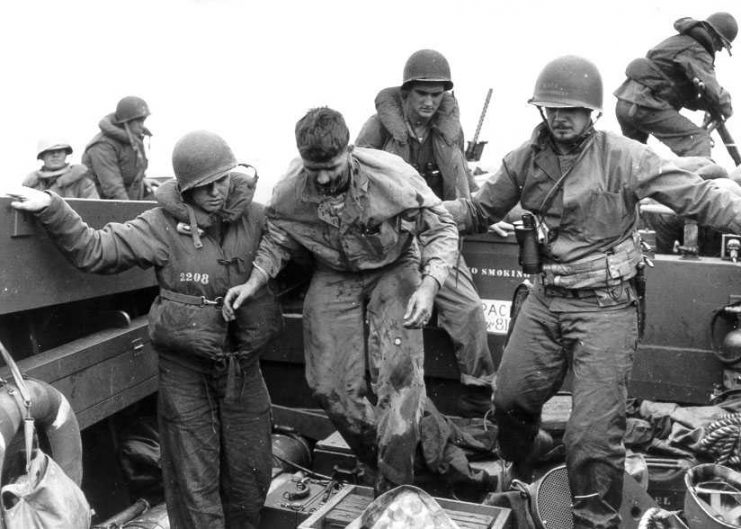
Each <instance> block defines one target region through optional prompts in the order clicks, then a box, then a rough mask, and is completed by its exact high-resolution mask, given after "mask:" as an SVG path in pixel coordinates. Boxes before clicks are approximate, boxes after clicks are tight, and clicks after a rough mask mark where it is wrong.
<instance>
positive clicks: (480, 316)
mask: <svg viewBox="0 0 741 529" xmlns="http://www.w3.org/2000/svg"><path fill="white" fill-rule="evenodd" d="M435 308H436V309H437V323H438V325H439V326H440V327H442V328H443V329H444V330H445V332H447V333H448V336H450V340H451V341H452V342H453V351H454V352H455V358H456V360H457V361H458V369H459V371H460V376H461V383H463V384H466V385H471V386H487V387H488V386H491V383H492V379H493V378H494V360H492V357H491V353H490V352H489V342H488V338H487V330H486V318H485V317H484V308H483V304H482V302H481V298H480V297H479V294H478V292H476V287H475V286H474V284H473V278H472V277H471V272H470V270H469V269H468V267H467V266H466V263H465V261H464V260H463V257H461V258H460V259H459V260H458V262H457V264H456V266H455V267H453V269H452V270H451V271H450V274H448V278H447V279H446V280H445V283H443V285H442V287H440V290H439V291H438V293H437V296H436V297H435Z"/></svg>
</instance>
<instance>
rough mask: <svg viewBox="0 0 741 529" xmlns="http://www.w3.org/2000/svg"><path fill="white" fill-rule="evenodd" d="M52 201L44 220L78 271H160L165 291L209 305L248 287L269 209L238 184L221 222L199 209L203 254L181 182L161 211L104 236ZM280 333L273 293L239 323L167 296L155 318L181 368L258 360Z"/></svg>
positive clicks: (163, 196) (166, 193) (162, 348)
mask: <svg viewBox="0 0 741 529" xmlns="http://www.w3.org/2000/svg"><path fill="white" fill-rule="evenodd" d="M52 196H53V200H52V204H51V205H50V206H49V207H47V208H45V209H44V210H42V211H41V212H39V213H38V214H37V216H38V218H39V220H40V221H41V222H42V223H43V224H44V226H45V227H46V229H47V230H48V231H49V232H50V233H51V235H52V238H53V239H54V241H55V242H56V244H57V246H59V248H60V249H61V250H62V252H63V253H64V254H65V255H66V256H67V257H68V258H69V259H70V260H71V261H72V263H73V264H74V265H75V266H77V267H78V268H80V269H82V270H85V271H88V272H95V273H99V274H112V273H116V272H120V271H123V270H126V269H129V268H132V267H134V266H139V267H141V268H148V267H150V266H152V267H154V270H155V274H156V276H157V281H158V283H159V286H160V288H161V289H166V290H168V291H171V292H176V293H179V294H187V295H189V296H195V297H201V296H203V297H204V298H205V299H208V300H215V299H216V298H218V297H220V296H223V295H224V294H226V291H227V290H228V289H229V288H230V287H232V286H234V285H238V284H241V283H244V282H245V281H246V280H247V278H248V277H249V275H250V271H251V270H252V259H253V257H254V255H255V251H256V249H257V245H258V243H259V241H260V237H261V236H262V231H263V226H264V221H265V216H264V208H263V206H262V205H260V204H255V203H252V202H251V200H252V192H251V191H250V190H249V189H248V187H247V183H246V181H244V180H241V179H237V178H236V177H232V185H231V188H230V192H229V197H228V200H227V204H226V207H225V208H224V210H223V212H222V213H221V214H220V215H218V216H216V215H207V214H206V213H205V212H203V211H202V210H200V209H197V208H191V209H192V210H193V211H194V213H195V216H196V221H197V225H198V229H199V230H202V233H201V236H200V242H201V243H202V247H201V248H198V247H197V246H196V244H195V241H194V237H193V235H192V233H191V231H190V229H189V228H190V216H189V212H188V209H189V208H190V206H188V205H186V204H185V203H184V202H183V201H182V199H181V198H180V194H179V192H178V191H177V186H176V183H175V182H174V181H171V182H167V183H165V184H163V185H161V186H160V187H159V188H158V190H157V199H158V201H159V203H160V206H159V207H155V208H153V209H150V210H148V211H145V212H144V213H142V214H141V215H139V216H138V217H137V218H135V219H133V220H131V221H129V222H126V223H123V224H119V223H110V224H108V225H106V226H105V227H104V228H102V229H100V230H94V229H92V228H90V227H89V226H88V225H87V224H85V223H84V222H83V221H82V219H81V218H80V217H79V216H78V215H77V213H75V212H74V210H72V209H71V208H70V207H69V206H68V205H67V204H66V203H65V202H64V201H63V200H61V199H60V198H59V197H57V196H55V195H52ZM217 222H223V228H222V232H221V236H220V237H216V236H214V235H213V234H212V231H211V230H212V228H213V226H214V225H215V223H217ZM219 239H220V240H219ZM280 327H281V315H280V311H279V308H278V305H277V303H276V302H275V299H274V298H273V296H272V294H271V293H270V291H269V289H268V288H267V287H266V288H264V289H263V290H262V291H261V292H260V294H258V295H257V296H256V297H255V298H253V299H250V300H248V302H247V303H246V304H245V305H244V306H243V307H240V309H239V310H238V311H237V319H236V321H234V322H231V323H227V322H225V321H224V319H223V318H222V316H221V310H220V309H219V308H217V307H215V306H213V305H206V306H198V305H193V304H187V303H183V302H180V301H173V300H171V299H166V298H165V297H163V296H159V297H157V298H156V299H155V301H154V303H153V304H152V308H151V310H150V312H149V331H150V336H151V339H152V343H153V345H154V346H155V348H156V349H157V351H158V352H159V353H160V354H164V355H167V356H169V357H172V358H173V359H176V360H178V359H179V360H181V361H191V362H195V360H194V357H197V358H208V359H218V358H221V357H223V355H224V354H225V353H231V352H237V353H238V354H239V355H240V356H248V355H256V354H258V350H259V349H260V348H261V347H262V346H263V345H265V344H266V342H267V341H268V340H269V339H270V338H272V337H273V336H274V335H275V334H276V333H277V331H278V330H279V329H280Z"/></svg>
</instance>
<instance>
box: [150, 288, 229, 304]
mask: <svg viewBox="0 0 741 529" xmlns="http://www.w3.org/2000/svg"><path fill="white" fill-rule="evenodd" d="M160 297H161V298H164V299H169V300H170V301H177V302H179V303H185V304H186V305H196V306H198V307H207V306H208V307H216V308H219V307H221V306H222V305H223V304H224V298H223V296H219V297H218V298H216V299H208V298H207V297H206V296H191V295H190V294H181V293H180V292H173V291H172V290H167V289H166V288H161V289H160Z"/></svg>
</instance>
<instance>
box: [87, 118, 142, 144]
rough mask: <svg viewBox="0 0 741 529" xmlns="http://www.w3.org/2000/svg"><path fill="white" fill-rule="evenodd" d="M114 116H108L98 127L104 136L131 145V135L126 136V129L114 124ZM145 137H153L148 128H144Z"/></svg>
mask: <svg viewBox="0 0 741 529" xmlns="http://www.w3.org/2000/svg"><path fill="white" fill-rule="evenodd" d="M113 118H114V114H108V115H107V116H105V117H104V118H103V119H101V120H100V122H99V123H98V127H99V128H100V131H101V132H102V133H103V135H105V136H108V137H110V138H113V139H114V140H116V141H118V142H120V143H123V144H124V145H131V142H130V141H129V135H128V134H126V129H124V128H123V127H122V126H119V125H116V124H115V123H114V122H113ZM144 135H145V136H151V135H152V133H151V132H150V131H149V129H148V128H146V127H145V128H144Z"/></svg>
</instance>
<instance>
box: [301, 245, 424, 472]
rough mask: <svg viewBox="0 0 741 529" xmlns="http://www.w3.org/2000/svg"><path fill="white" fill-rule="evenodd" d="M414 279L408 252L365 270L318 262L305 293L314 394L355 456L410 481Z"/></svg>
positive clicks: (418, 335)
mask: <svg viewBox="0 0 741 529" xmlns="http://www.w3.org/2000/svg"><path fill="white" fill-rule="evenodd" d="M419 283H420V273H419V261H417V260H415V259H411V258H410V259H401V260H400V261H398V262H397V263H395V264H393V265H390V266H387V267H384V268H382V269H379V270H371V271H363V272H337V271H335V270H330V269H327V268H321V267H320V268H319V269H318V270H316V271H315V272H314V276H313V278H312V281H311V285H310V287H309V290H308V292H307V294H306V298H305V300H304V320H303V321H304V351H305V355H306V380H307V382H308V384H309V387H310V388H311V390H312V392H313V395H314V398H315V399H316V400H317V402H318V403H319V404H320V405H321V406H322V408H323V409H324V410H325V411H326V412H327V414H328V416H329V418H330V420H331V421H332V423H333V424H334V426H335V427H336V428H337V430H338V431H339V432H340V434H341V435H342V437H343V438H344V439H345V441H346V442H347V444H348V445H349V446H350V448H351V449H352V450H353V451H354V452H355V454H356V455H357V456H358V458H359V459H360V460H361V461H363V462H364V463H366V464H368V465H371V466H372V467H374V468H378V470H379V471H380V473H381V475H382V476H383V477H384V478H386V479H387V480H388V481H390V482H392V483H394V484H404V483H412V482H413V480H414V458H415V451H416V448H417V443H418V440H419V419H420V417H421V415H422V412H423V409H424V403H425V398H426V394H425V386H424V379H423V360H424V352H423V345H422V331H421V330H419V329H406V328H404V326H403V324H402V322H403V315H404V312H405V311H406V305H407V302H408V300H409V297H410V296H411V295H412V293H413V292H414V290H415V289H416V288H417V286H418V285H419ZM366 321H367V324H368V325H367V328H366V325H365V323H366ZM366 369H367V370H368V371H369V373H370V380H371V384H373V386H374V388H373V389H374V392H375V395H376V397H377V403H376V405H375V406H374V405H373V404H372V403H371V402H370V401H369V400H368V394H369V392H368V388H367V386H366Z"/></svg>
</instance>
